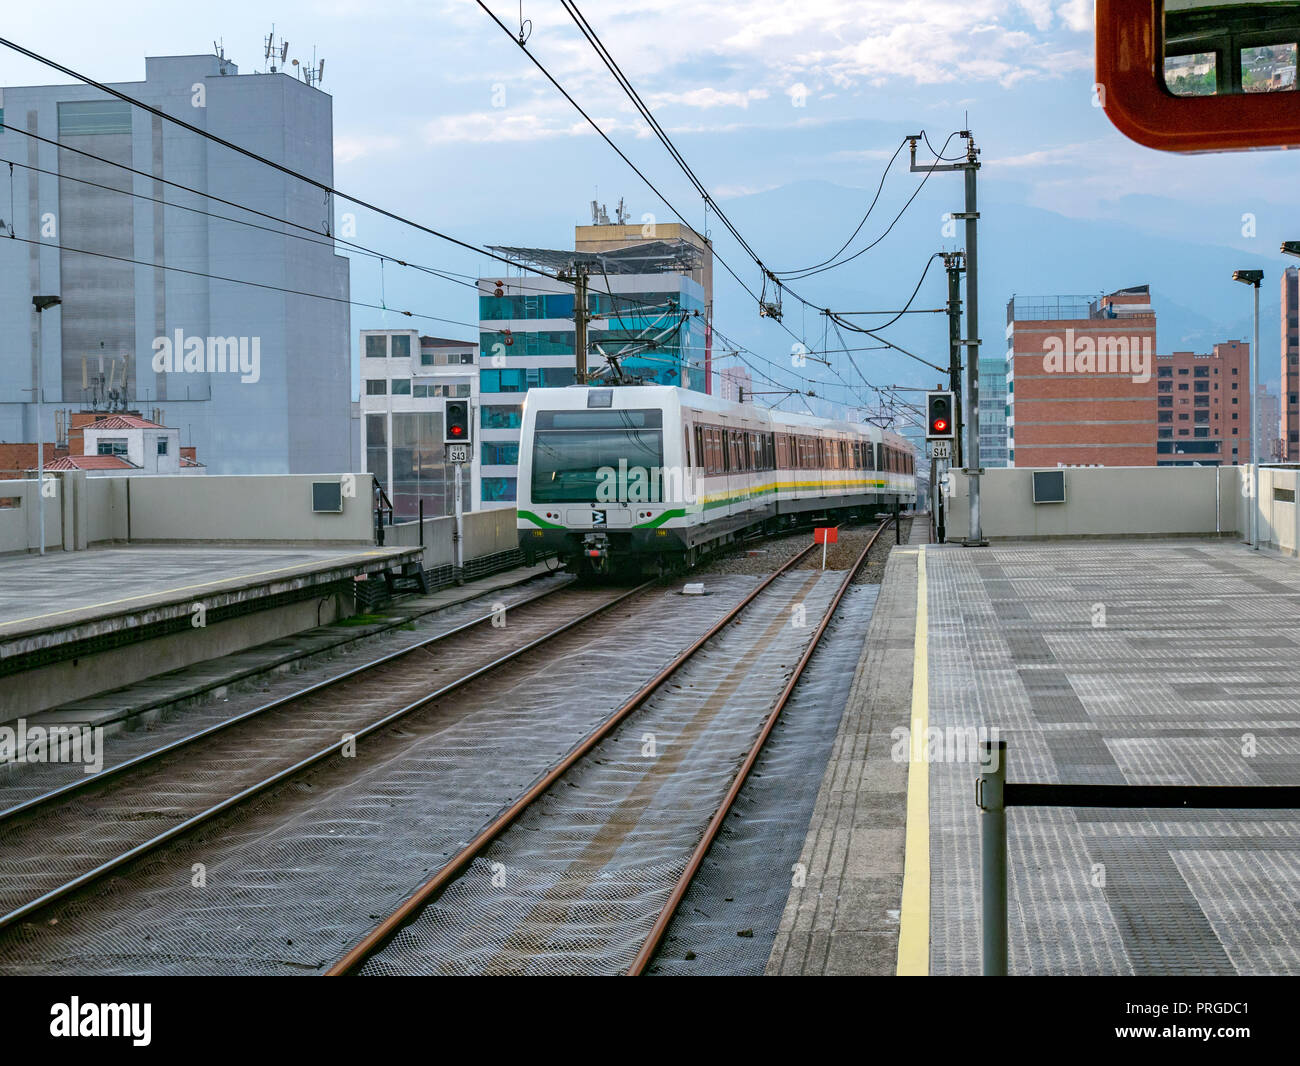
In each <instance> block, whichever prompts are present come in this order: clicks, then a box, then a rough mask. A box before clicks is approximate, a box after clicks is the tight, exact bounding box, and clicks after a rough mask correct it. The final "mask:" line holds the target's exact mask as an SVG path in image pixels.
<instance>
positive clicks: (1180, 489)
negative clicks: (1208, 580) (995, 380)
mask: <svg viewBox="0 0 1300 1066" xmlns="http://www.w3.org/2000/svg"><path fill="white" fill-rule="evenodd" d="M1247 469H1248V468H1246V467H1239V466H1225V467H1209V466H1204V467H1155V466H1125V467H1074V468H1067V469H1066V470H1064V474H1065V503H1040V504H1035V503H1034V500H1033V485H1032V479H1031V477H1030V474H1031V471H1030V470H1028V469H1025V470H1021V469H989V470H986V471H985V473H984V474H983V476H982V477H981V479H980V480H981V489H980V502H981V512H980V517H981V525H982V526H983V531H984V535H985V536H986V537H995V538H996V537H1079V536H1170V535H1190V534H1199V535H1202V536H1204V535H1213V534H1216V533H1218V534H1224V533H1229V534H1231V533H1237V532H1238V531H1240V530H1242V529H1244V528H1245V527H1244V525H1243V522H1244V516H1245V503H1246V501H1244V500H1243V498H1242V495H1241V485H1242V480H1241V479H1242V477H1243V471H1246V470H1247ZM952 476H953V495H952V497H951V499H950V500H949V501H948V503H949V515H948V531H947V535H948V539H949V540H954V539H956V538H958V537H964V536H966V534H967V531H968V529H969V521H970V515H969V507H970V499H969V479H968V478H967V477H966V475H965V474H963V473H962V472H961V471H953V475H952ZM1262 495H1263V493H1262V492H1261V496H1262Z"/></svg>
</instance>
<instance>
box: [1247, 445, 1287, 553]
mask: <svg viewBox="0 0 1300 1066" xmlns="http://www.w3.org/2000/svg"><path fill="white" fill-rule="evenodd" d="M1297 489H1300V468H1297V467H1294V466H1291V467H1270V466H1265V467H1261V468H1260V471H1259V501H1260V511H1259V542H1260V544H1262V545H1264V546H1266V547H1269V548H1273V549H1275V550H1277V551H1280V552H1285V553H1286V554H1287V555H1300V506H1297V504H1296V491H1297ZM1249 503H1250V501H1249V500H1248V499H1245V498H1243V499H1242V505H1241V509H1242V511H1243V515H1242V519H1241V521H1242V523H1243V528H1245V526H1244V524H1245V522H1246V520H1247V519H1246V511H1247V508H1248V506H1249Z"/></svg>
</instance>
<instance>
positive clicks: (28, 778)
mask: <svg viewBox="0 0 1300 1066" xmlns="http://www.w3.org/2000/svg"><path fill="white" fill-rule="evenodd" d="M556 572H557V571H552V574H553V573H556ZM549 578H550V575H533V576H530V577H528V578H526V579H524V580H522V581H518V582H514V583H511V584H508V585H503V586H498V587H497V588H496V589H494V590H492V591H489V592H485V593H482V594H480V595H478V596H475V597H473V599H470V600H465V601H461V602H458V603H452V604H446V605H434V606H424V607H421V608H419V609H416V610H414V611H409V612H407V611H402V610H401V609H400V607H398V606H395V607H394V610H393V612H392V614H391V615H390V617H389V618H388V620H387V621H385V622H383V623H382V624H376V625H371V626H367V628H366V629H365V630H364V631H358V632H356V633H348V634H346V635H342V636H339V637H338V638H337V639H335V640H331V641H329V642H327V643H323V644H317V645H314V646H312V647H311V648H310V649H309V650H306V651H304V652H302V654H300V655H297V656H293V657H289V658H285V659H282V660H278V661H275V662H274V663H273V664H272V665H270V666H267V667H263V668H260V669H256V670H252V671H242V672H236V673H235V674H234V675H233V676H223V677H220V678H215V679H212V680H210V681H208V682H206V683H204V684H202V685H200V686H197V687H195V688H192V689H187V690H186V691H185V693H184V695H183V696H180V697H177V698H176V699H174V700H170V701H159V702H154V703H151V704H149V705H148V706H147V707H144V708H142V711H148V712H157V711H161V710H165V709H166V708H167V707H169V706H171V705H173V704H176V703H180V702H182V701H189V700H192V699H194V698H195V697H198V696H203V695H207V694H210V693H212V692H214V691H216V690H220V689H229V687H230V686H231V685H236V684H238V683H240V682H243V681H247V680H249V679H250V678H255V677H258V675H259V674H263V675H264V674H266V673H268V672H269V671H271V670H274V671H275V672H277V673H281V672H284V671H286V670H290V669H292V668H293V667H294V666H295V664H301V663H306V662H309V661H311V660H314V659H318V658H319V657H321V656H332V655H342V656H343V657H344V658H345V659H348V658H352V652H353V651H355V650H358V649H361V648H362V647H363V646H364V645H365V644H366V643H368V642H371V641H373V640H375V639H376V638H384V637H386V636H387V635H390V634H392V633H393V632H394V631H395V630H398V629H401V628H405V627H410V626H413V624H414V623H415V622H416V621H417V620H419V619H423V618H426V617H427V616H429V615H434V614H440V613H448V614H450V615H452V616H453V617H455V615H457V614H459V613H460V612H461V609H462V608H465V609H467V613H471V614H472V612H473V610H474V606H475V602H476V601H484V600H487V599H489V598H491V599H493V601H494V602H493V606H494V607H496V606H497V605H498V604H500V603H501V602H502V601H503V599H504V597H505V596H506V595H507V594H508V593H509V592H510V590H512V589H514V588H516V587H517V586H518V585H523V584H529V583H532V582H541V583H542V584H543V587H542V588H541V589H540V591H536V592H534V593H533V594H531V595H527V596H525V597H523V598H521V599H517V600H512V601H510V602H507V603H505V607H506V609H507V610H513V609H514V608H515V607H522V606H526V605H527V604H529V603H532V602H534V601H535V600H538V599H541V598H543V597H544V596H547V595H550V594H551V593H554V592H556V591H559V590H560V589H561V588H564V587H566V586H567V585H569V584H571V583H572V579H571V578H570V579H565V580H563V581H560V582H555V583H552V584H550V585H549V586H547V585H546V584H545V582H546V581H547V580H548V579H549ZM489 617H490V615H489V614H484V613H482V611H481V609H480V611H479V613H478V614H476V615H473V616H472V617H470V618H469V619H468V620H467V621H465V622H464V623H461V622H457V623H455V624H454V625H453V627H452V629H450V630H447V631H445V632H443V633H439V634H435V635H434V636H433V637H432V638H430V639H428V640H424V641H420V642H418V643H421V644H430V643H433V642H436V641H437V640H438V639H441V638H442V637H444V636H452V635H454V633H455V631H456V630H459V629H462V628H465V627H468V626H473V625H475V624H477V623H481V622H484V621H487V620H488V618H489ZM414 646H415V645H404V646H403V647H399V648H397V649H395V651H394V652H393V653H392V656H389V657H394V656H396V655H397V654H400V653H401V652H402V651H404V650H407V649H410V648H412V647H414ZM383 658H385V656H377V657H376V658H374V659H371V660H367V661H365V662H362V663H359V664H358V669H364V668H366V667H368V666H371V665H374V664H376V663H378V662H380V661H381V660H382V659H383ZM353 672H354V670H353V668H351V667H348V668H347V669H344V670H341V671H340V672H339V673H338V674H337V675H332V676H330V677H327V678H323V679H322V680H321V681H320V682H319V683H316V684H315V685H314V686H304V687H303V688H302V689H299V690H295V691H292V692H287V693H284V694H282V695H281V696H278V697H276V698H274V699H270V700H267V701H265V703H263V704H261V705H259V706H257V707H253V708H250V709H249V710H248V711H247V712H239V713H236V714H226V713H224V712H223V711H222V709H221V708H219V707H216V706H215V705H211V706H208V705H199V706H197V707H192V708H189V709H187V710H186V711H185V713H184V715H183V717H184V719H185V721H184V722H182V721H181V720H180V717H177V718H175V719H172V720H171V721H167V720H164V721H165V722H166V724H165V725H163V726H162V727H161V728H158V727H157V723H152V722H151V724H150V726H149V727H148V729H146V730H134V729H127V730H123V731H120V732H115V733H113V734H112V737H113V741H114V747H115V748H116V749H117V755H116V757H115V758H114V759H112V760H111V761H109V760H108V759H107V753H106V765H105V766H104V767H103V768H102V769H101V770H100V771H98V773H97V774H96V777H98V778H99V779H105V778H107V777H109V776H112V774H114V773H116V772H118V771H119V770H120V769H126V768H129V767H130V766H136V765H140V764H141V763H143V762H146V761H148V760H149V759H152V758H154V757H156V756H158V755H161V754H164V753H165V752H166V751H170V750H173V749H175V748H178V747H182V746H184V745H185V744H187V743H189V742H191V741H193V740H197V739H200V738H201V737H203V736H206V735H210V734H211V733H214V732H217V731H219V730H221V729H222V728H225V727H226V726H227V725H231V724H234V722H235V721H237V720H239V719H240V718H242V717H246V716H249V715H256V714H258V713H260V712H262V711H264V710H269V709H271V708H272V707H274V706H275V705H276V704H277V703H278V702H279V701H282V700H287V699H290V698H293V697H295V696H299V695H303V694H305V693H306V692H307V691H308V689H309V688H311V687H316V688H320V687H325V686H327V685H329V684H332V683H333V682H334V681H336V680H343V679H344V678H345V677H347V676H348V675H350V674H351V673H353ZM151 680H152V679H146V681H145V682H144V684H145V685H147V684H148V683H149V681H151ZM132 687H133V686H128V687H127V688H124V689H119V690H115V691H114V692H110V693H108V694H107V696H109V697H112V696H120V697H121V698H123V699H129V698H130V697H129V696H127V695H125V694H126V693H129V692H130V691H131V688H132ZM76 708H77V704H75V703H74V704H72V705H69V706H65V707H56V708H51V710H54V711H60V712H62V713H63V714H64V715H69V714H72V715H75V713H76ZM185 724H193V725H195V726H197V728H193V729H190V730H189V731H188V732H182V731H181V730H180V729H178V728H173V727H180V726H182V725H185ZM172 733H178V734H179V735H176V736H171V734H172ZM156 734H161V736H157V735H156ZM146 739H155V740H157V741H159V742H158V743H155V744H153V745H152V746H145V745H142V744H140V743H139V741H143V740H146ZM137 749H138V750H137ZM3 769H5V770H6V771H8V773H7V775H6V776H0V823H3V821H4V820H5V819H6V818H8V817H10V816H11V815H15V814H19V813H21V812H22V811H23V810H25V809H30V808H31V807H34V806H38V805H40V804H41V803H43V802H45V801H47V800H49V799H53V798H55V797H56V796H58V795H68V794H70V793H72V792H75V791H77V790H78V789H79V788H82V787H84V786H85V785H87V784H89V783H90V782H89V780H88V779H87V777H86V775H85V774H84V773H83V772H82V771H81V767H80V766H79V765H72V764H68V763H60V762H50V763H43V764H34V765H27V766H23V767H21V768H19V771H18V772H14V771H13V768H12V767H7V766H6V767H4V768H3ZM18 797H21V798H18Z"/></svg>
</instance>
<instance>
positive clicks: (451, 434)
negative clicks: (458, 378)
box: [442, 400, 470, 444]
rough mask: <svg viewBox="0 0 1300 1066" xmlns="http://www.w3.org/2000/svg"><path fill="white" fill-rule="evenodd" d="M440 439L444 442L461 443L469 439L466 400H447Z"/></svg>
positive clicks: (467, 402)
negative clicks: (444, 421) (444, 420)
mask: <svg viewBox="0 0 1300 1066" xmlns="http://www.w3.org/2000/svg"><path fill="white" fill-rule="evenodd" d="M442 439H443V443H444V444H463V443H464V442H465V441H468V440H469V439H470V421H469V401H468V400H448V401H447V408H446V423H445V426H444V428H443V435H442Z"/></svg>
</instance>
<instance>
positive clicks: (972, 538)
mask: <svg viewBox="0 0 1300 1066" xmlns="http://www.w3.org/2000/svg"><path fill="white" fill-rule="evenodd" d="M959 136H961V137H962V138H963V139H964V140H965V141H966V159H965V161H964V162H961V163H947V164H940V163H933V164H927V165H923V166H917V163H916V145H917V142H918V141H919V140H920V139H921V135H920V134H919V133H918V134H916V135H915V136H912V137H908V139H907V140H908V144H909V147H910V149H911V157H912V162H911V169H912V172H913V173H917V174H925V173H930V174H935V173H939V172H941V171H944V172H946V171H957V170H960V171H961V172H962V173H963V174H964V175H965V179H966V183H965V184H966V188H965V191H966V204H965V210H964V211H954V212H953V213H952V218H954V219H962V220H963V221H964V222H965V223H966V336H965V337H962V338H958V339H959V341H960V344H961V346H962V347H963V348H966V349H967V352H966V389H965V397H964V400H963V403H962V407H963V409H964V411H965V414H966V418H965V420H964V426H965V429H966V447H965V450H964V452H963V456H962V458H963V460H964V471H965V474H966V477H967V480H968V484H969V485H970V530H969V532H968V534H967V536H966V540H965V541H964V544H965V545H966V547H968V548H974V547H983V546H985V545H987V544H988V541H986V540H985V539H984V528H983V525H982V523H981V521H980V473H981V472H982V471H981V467H980V397H979V347H980V339H979V321H980V319H979V254H978V248H979V245H978V239H977V237H978V234H977V224H978V222H979V217H980V215H979V209H978V206H977V203H976V180H975V179H976V175H977V174H978V172H979V168H980V161H979V154H980V152H979V149H978V148H976V147H975V138H974V137H973V136H972V135H971V132H970V130H962V131H961V133H960V134H959ZM971 349H973V351H972V350H971ZM972 464H973V465H972Z"/></svg>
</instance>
